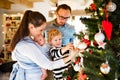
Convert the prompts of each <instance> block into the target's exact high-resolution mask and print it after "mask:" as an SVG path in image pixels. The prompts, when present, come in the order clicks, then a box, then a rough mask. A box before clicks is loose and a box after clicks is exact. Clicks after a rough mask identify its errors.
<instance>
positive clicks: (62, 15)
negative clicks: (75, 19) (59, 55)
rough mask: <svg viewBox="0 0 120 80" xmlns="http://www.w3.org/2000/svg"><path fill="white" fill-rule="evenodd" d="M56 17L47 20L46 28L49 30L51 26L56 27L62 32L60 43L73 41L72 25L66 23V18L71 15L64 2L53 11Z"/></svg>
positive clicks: (73, 30) (73, 31) (64, 43)
mask: <svg viewBox="0 0 120 80" xmlns="http://www.w3.org/2000/svg"><path fill="white" fill-rule="evenodd" d="M55 15H56V19H54V20H53V21H50V22H48V24H47V27H46V30H47V31H49V30H50V29H51V28H57V29H58V30H59V31H61V33H62V36H63V38H62V45H63V46H65V45H66V44H68V43H70V42H73V39H74V36H73V34H74V33H75V29H74V27H73V26H71V25H69V24H68V23H67V20H68V19H69V18H70V16H71V8H70V6H68V5H66V4H61V5H59V6H58V7H57V9H56V11H55Z"/></svg>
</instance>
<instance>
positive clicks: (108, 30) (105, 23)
mask: <svg viewBox="0 0 120 80" xmlns="http://www.w3.org/2000/svg"><path fill="white" fill-rule="evenodd" d="M102 27H103V30H104V31H105V34H106V36H107V39H108V40H110V39H111V34H112V23H111V22H109V21H108V20H103V21H102Z"/></svg>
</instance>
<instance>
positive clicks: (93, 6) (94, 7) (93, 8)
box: [90, 3, 97, 11]
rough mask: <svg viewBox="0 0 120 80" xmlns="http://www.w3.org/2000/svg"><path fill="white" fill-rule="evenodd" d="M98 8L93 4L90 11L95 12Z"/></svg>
mask: <svg viewBox="0 0 120 80" xmlns="http://www.w3.org/2000/svg"><path fill="white" fill-rule="evenodd" d="M96 9H97V8H96V5H95V4H93V3H92V4H91V5H90V10H92V11H95V10H96Z"/></svg>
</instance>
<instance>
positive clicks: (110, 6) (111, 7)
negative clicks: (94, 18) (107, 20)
mask: <svg viewBox="0 0 120 80" xmlns="http://www.w3.org/2000/svg"><path fill="white" fill-rule="evenodd" d="M106 7H107V11H109V12H114V11H115V10H116V8H117V6H116V4H115V3H114V2H112V1H110V2H109V3H108V5H107V6H106Z"/></svg>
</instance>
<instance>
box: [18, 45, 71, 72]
mask: <svg viewBox="0 0 120 80" xmlns="http://www.w3.org/2000/svg"><path fill="white" fill-rule="evenodd" d="M17 50H18V51H19V52H20V53H21V54H23V55H24V56H26V57H27V58H29V59H30V60H32V61H33V62H34V63H36V64H37V65H38V66H40V67H42V68H45V69H48V70H53V69H55V68H59V67H61V66H63V65H64V64H65V63H66V62H68V61H69V60H70V59H71V58H72V56H73V55H72V54H70V56H69V57H67V58H65V59H61V60H57V61H50V60H49V59H48V58H47V57H46V56H45V55H43V53H42V51H41V50H40V49H39V48H38V46H36V45H34V44H33V43H27V44H23V45H21V46H19V47H17Z"/></svg>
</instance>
